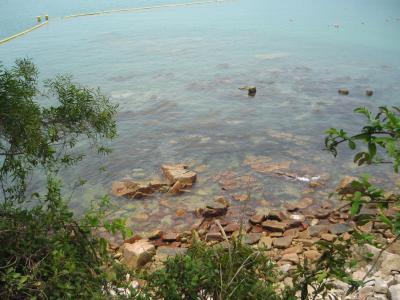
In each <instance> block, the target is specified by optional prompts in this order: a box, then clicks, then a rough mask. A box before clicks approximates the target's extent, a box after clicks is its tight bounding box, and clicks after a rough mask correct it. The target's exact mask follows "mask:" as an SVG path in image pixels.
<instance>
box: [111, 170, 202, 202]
mask: <svg viewBox="0 0 400 300" xmlns="http://www.w3.org/2000/svg"><path fill="white" fill-rule="evenodd" d="M188 168H189V167H188V166H187V165H184V164H177V165H163V166H162V167H161V169H162V172H163V175H164V177H165V178H166V180H167V182H163V181H151V182H148V183H139V182H135V181H132V180H123V181H114V182H113V183H112V187H111V193H112V195H114V196H116V197H126V198H131V199H140V198H144V197H147V196H149V195H151V194H154V193H156V192H162V193H166V192H168V193H171V194H179V193H181V192H183V191H184V190H185V188H191V187H192V186H193V184H194V183H195V181H196V177H197V174H196V172H194V171H191V170H189V169H188Z"/></svg>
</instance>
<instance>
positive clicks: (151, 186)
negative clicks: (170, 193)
mask: <svg viewBox="0 0 400 300" xmlns="http://www.w3.org/2000/svg"><path fill="white" fill-rule="evenodd" d="M167 185H168V184H167V183H162V182H157V183H152V182H149V183H148V184H144V183H138V182H135V181H132V180H125V181H114V182H113V183H112V186H111V193H112V194H113V195H114V196H116V197H127V198H133V199H140V198H143V197H147V196H149V195H151V194H153V193H155V192H157V191H159V190H160V189H162V188H164V187H166V186H167Z"/></svg>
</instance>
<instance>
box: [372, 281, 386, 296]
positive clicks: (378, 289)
mask: <svg viewBox="0 0 400 300" xmlns="http://www.w3.org/2000/svg"><path fill="white" fill-rule="evenodd" d="M374 291H375V293H379V294H387V292H388V285H387V283H386V282H385V281H384V280H383V279H381V278H376V279H375V289H374Z"/></svg>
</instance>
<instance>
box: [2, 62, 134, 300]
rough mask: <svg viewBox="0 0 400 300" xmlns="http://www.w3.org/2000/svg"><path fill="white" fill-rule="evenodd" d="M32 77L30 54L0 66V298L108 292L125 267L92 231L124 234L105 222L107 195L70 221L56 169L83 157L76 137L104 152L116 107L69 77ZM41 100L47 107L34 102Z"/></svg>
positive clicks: (102, 295) (111, 134)
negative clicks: (36, 181)
mask: <svg viewBox="0 0 400 300" xmlns="http://www.w3.org/2000/svg"><path fill="white" fill-rule="evenodd" d="M37 78H38V72H37V69H36V67H35V66H34V64H33V63H32V62H31V61H30V60H19V61H17V62H16V65H15V66H14V67H13V68H11V69H6V68H4V67H1V66H0V182H1V187H2V190H3V201H2V203H0V244H1V247H0V298H1V299H27V298H30V299H48V298H50V299H100V298H108V297H106V294H107V290H108V288H109V287H110V284H111V285H112V284H115V285H117V284H118V285H121V284H124V278H125V277H124V276H125V274H126V271H125V270H123V269H122V268H121V267H119V266H117V265H115V264H114V262H113V260H112V259H111V257H110V253H109V252H108V249H107V243H106V241H105V240H104V239H102V238H100V237H98V236H96V235H95V234H94V232H95V231H96V230H100V229H105V230H109V231H112V232H116V231H117V230H120V231H122V234H127V233H128V232H127V230H126V229H125V227H124V223H123V222H122V221H121V220H115V221H113V222H110V221H107V219H106V211H107V209H108V207H109V200H108V198H107V197H105V198H103V199H102V201H101V202H100V203H97V204H96V203H94V204H93V207H92V209H91V210H90V211H88V212H87V214H86V215H85V216H84V217H83V218H81V219H77V218H76V217H75V216H74V214H73V213H72V212H71V211H70V209H69V208H68V206H67V205H66V201H65V200H64V199H63V197H62V194H61V182H60V181H59V180H58V179H57V177H56V175H57V171H58V170H59V169H60V168H61V167H62V166H70V165H72V164H74V163H76V162H78V161H79V160H81V159H82V158H83V153H80V152H79V151H77V149H76V146H77V144H78V142H79V141H80V139H82V138H86V139H88V140H89V141H90V142H91V145H92V146H93V147H96V148H97V150H98V151H99V152H100V153H108V151H109V149H108V148H106V147H105V144H104V141H106V140H109V139H111V138H113V137H114V136H115V135H116V125H115V120H114V116H115V113H116V106H115V105H112V104H111V103H110V101H109V99H108V98H107V97H106V96H104V95H102V94H101V93H100V91H99V90H92V89H89V88H87V87H83V86H80V85H78V84H75V83H73V81H72V78H71V77H69V76H58V77H57V78H56V79H54V80H49V81H46V82H45V84H44V89H43V90H39V88H38V86H39V83H38V81H37ZM45 99H47V100H48V101H49V102H50V103H52V105H47V106H43V105H40V104H39V101H42V102H43V101H45ZM37 170H40V173H41V174H43V175H45V178H47V185H46V188H45V189H43V188H41V189H40V191H34V193H33V194H32V196H31V197H30V196H27V195H26V188H27V179H28V178H29V176H30V175H31V174H32V172H34V171H37ZM43 190H47V192H45V193H44V194H42V193H41V191H43ZM28 201H29V202H31V203H30V205H31V208H30V209H28V208H27V207H28V206H27V205H26V204H27V202H28ZM32 205H33V207H32Z"/></svg>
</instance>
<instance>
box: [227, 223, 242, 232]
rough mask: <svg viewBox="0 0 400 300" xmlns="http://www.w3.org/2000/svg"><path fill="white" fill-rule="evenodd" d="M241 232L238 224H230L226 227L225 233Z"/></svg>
mask: <svg viewBox="0 0 400 300" xmlns="http://www.w3.org/2000/svg"><path fill="white" fill-rule="evenodd" d="M239 230H240V225H239V224H236V223H230V224H228V225H226V226H225V227H224V231H225V232H226V233H232V232H234V231H239Z"/></svg>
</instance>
